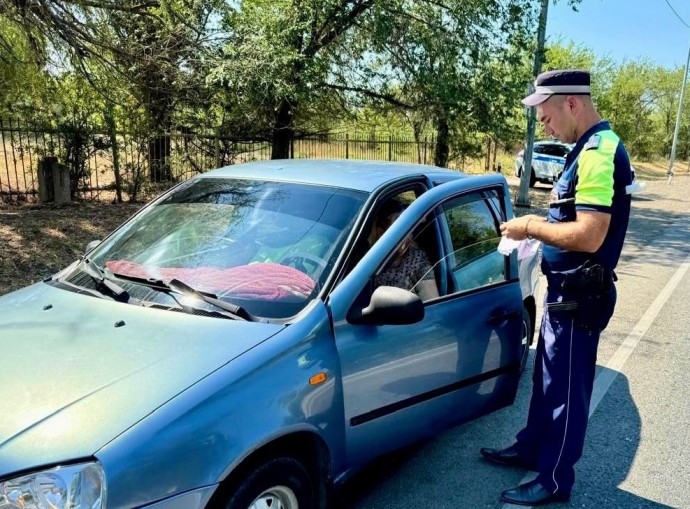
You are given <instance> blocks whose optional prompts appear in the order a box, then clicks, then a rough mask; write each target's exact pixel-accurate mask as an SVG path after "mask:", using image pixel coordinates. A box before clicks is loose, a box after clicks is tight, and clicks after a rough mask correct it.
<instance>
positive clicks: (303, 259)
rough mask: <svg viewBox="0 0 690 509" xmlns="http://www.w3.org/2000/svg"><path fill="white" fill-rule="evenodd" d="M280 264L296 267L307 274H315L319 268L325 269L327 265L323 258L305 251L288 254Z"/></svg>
mask: <svg viewBox="0 0 690 509" xmlns="http://www.w3.org/2000/svg"><path fill="white" fill-rule="evenodd" d="M280 264H281V265H289V266H291V267H294V268H296V269H298V270H300V271H302V272H304V273H305V274H307V275H311V274H313V273H314V272H316V270H317V269H319V268H321V269H325V268H326V265H327V263H326V260H324V259H323V258H321V257H319V256H316V255H313V254H311V253H305V252H303V251H298V252H296V253H291V254H289V255H287V256H286V257H285V258H283V259H282V260H280Z"/></svg>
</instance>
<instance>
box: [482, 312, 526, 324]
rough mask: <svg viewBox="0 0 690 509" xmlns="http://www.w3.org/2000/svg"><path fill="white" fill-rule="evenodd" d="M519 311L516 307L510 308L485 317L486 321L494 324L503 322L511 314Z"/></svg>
mask: <svg viewBox="0 0 690 509" xmlns="http://www.w3.org/2000/svg"><path fill="white" fill-rule="evenodd" d="M519 313H520V311H519V310H517V309H511V310H508V311H505V310H503V311H498V312H496V313H494V314H493V315H491V316H490V317H489V318H487V319H486V323H488V324H491V325H496V324H499V323H503V322H505V321H507V320H508V319H509V318H511V317H512V316H513V315H517V314H519Z"/></svg>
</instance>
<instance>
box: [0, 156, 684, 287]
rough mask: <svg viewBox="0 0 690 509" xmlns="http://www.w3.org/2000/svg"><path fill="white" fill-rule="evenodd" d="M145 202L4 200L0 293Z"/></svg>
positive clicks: (74, 254) (64, 258) (62, 262)
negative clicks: (30, 201) (57, 204)
mask: <svg viewBox="0 0 690 509" xmlns="http://www.w3.org/2000/svg"><path fill="white" fill-rule="evenodd" d="M635 167H636V169H637V175H638V180H644V181H653V180H663V179H665V178H666V176H665V168H663V167H661V166H658V167H651V166H650V167H644V166H640V165H637V164H636V165H635ZM683 169H684V168H683ZM681 171H682V170H681ZM508 183H509V184H510V188H511V194H512V195H513V200H512V201H513V203H514V202H515V194H516V193H517V190H518V186H519V181H518V179H517V178H515V177H512V176H509V177H508ZM549 194H550V186H549V185H546V184H537V186H536V187H535V188H533V189H530V207H516V208H515V214H516V215H518V216H521V215H523V214H542V215H543V214H545V213H546V205H547V201H548V198H549ZM142 206H143V204H120V205H115V204H110V203H72V204H67V205H62V206H56V205H36V204H2V203H0V295H3V294H5V293H8V292H10V291H12V290H16V289H18V288H21V287H23V286H26V285H28V284H31V283H33V282H36V281H40V280H42V279H44V278H46V277H47V276H50V275H51V274H54V273H55V272H58V271H59V270H60V269H62V268H64V267H66V266H67V265H69V264H70V263H71V262H72V261H74V260H75V259H77V258H78V257H79V256H81V255H82V253H83V252H84V248H85V247H86V245H87V244H88V243H89V242H90V241H92V240H96V239H102V238H104V237H105V236H106V235H107V234H108V233H110V232H111V231H112V230H114V229H115V228H116V227H118V226H119V225H121V224H122V223H123V222H125V221H126V220H127V219H128V218H129V217H130V216H131V215H132V214H134V213H135V212H136V211H137V210H139V209H140V208H141V207H142Z"/></svg>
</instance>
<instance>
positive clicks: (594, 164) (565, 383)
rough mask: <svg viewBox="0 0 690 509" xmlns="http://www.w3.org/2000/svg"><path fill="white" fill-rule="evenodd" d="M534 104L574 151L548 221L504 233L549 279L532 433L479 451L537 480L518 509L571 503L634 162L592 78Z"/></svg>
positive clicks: (563, 79) (568, 82)
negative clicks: (539, 249) (533, 245)
mask: <svg viewBox="0 0 690 509" xmlns="http://www.w3.org/2000/svg"><path fill="white" fill-rule="evenodd" d="M535 86H536V89H535V92H534V93H533V94H531V95H530V96H528V97H526V98H525V99H523V101H522V102H523V103H524V104H525V105H526V106H536V108H537V118H538V119H539V121H540V122H541V123H542V124H543V125H544V130H545V131H546V134H547V135H549V136H553V137H555V138H558V139H559V140H560V141H562V142H565V143H575V147H574V148H573V150H572V151H571V152H570V154H568V156H567V158H566V162H565V169H564V171H563V173H562V175H561V177H560V179H559V180H558V182H557V183H556V184H555V186H554V189H553V191H552V193H551V198H550V203H549V213H548V217H547V218H546V219H545V218H543V217H540V216H535V215H527V216H523V217H519V218H515V219H511V220H510V221H508V222H506V223H503V224H502V225H501V231H502V234H503V235H504V236H506V237H508V238H510V239H515V240H522V239H524V238H527V237H531V238H535V239H538V240H540V241H542V242H543V244H544V246H543V253H542V272H543V273H544V274H545V276H546V279H547V291H546V296H545V300H544V315H543V320H542V325H541V330H540V333H539V340H538V343H537V354H536V359H535V366H534V376H533V390H532V398H531V401H530V408H529V414H528V417H527V424H526V426H525V427H524V429H522V430H521V431H520V432H519V433H518V434H517V437H516V441H515V443H514V444H513V445H511V446H510V447H507V448H505V449H489V448H483V449H481V451H480V452H481V454H482V456H484V458H486V459H487V460H489V461H491V462H493V463H497V464H501V465H508V466H516V467H521V468H526V469H529V470H535V471H537V472H538V475H537V477H536V478H535V479H534V480H533V481H530V482H527V483H525V484H522V485H520V486H517V487H516V488H513V489H510V490H506V491H504V492H503V493H502V494H501V499H502V500H504V501H506V502H509V503H513V504H518V505H529V506H535V505H542V504H548V503H550V502H557V501H563V500H568V499H569V498H570V492H571V490H572V487H573V483H574V481H575V471H574V466H575V463H576V462H577V461H578V460H579V459H580V456H581V455H582V448H583V444H584V438H585V431H586V428H587V420H588V413H589V403H590V399H591V395H592V386H593V384H594V371H595V367H596V357H597V346H598V342H599V334H600V332H601V331H602V330H603V329H604V328H605V327H606V325H607V324H608V321H609V319H610V318H611V315H612V314H613V308H614V306H615V303H616V289H615V286H614V280H615V274H614V272H613V270H614V268H615V267H616V264H617V263H618V258H619V257H620V253H621V249H622V247H623V240H624V238H625V232H626V230H627V227H628V218H629V216H630V196H629V195H627V194H626V190H625V188H626V186H627V185H629V184H630V183H631V181H632V174H631V170H630V160H629V158H628V154H627V152H626V150H625V147H624V146H623V143H622V142H621V141H620V139H619V138H618V136H616V134H615V133H614V132H613V131H612V130H611V127H610V125H609V123H608V122H606V121H603V120H602V119H601V117H600V116H599V114H598V113H597V111H596V109H595V107H594V104H593V103H592V99H591V96H590V75H589V73H588V72H586V71H581V70H560V71H551V72H546V73H542V74H540V75H539V76H538V77H537V80H536V83H535Z"/></svg>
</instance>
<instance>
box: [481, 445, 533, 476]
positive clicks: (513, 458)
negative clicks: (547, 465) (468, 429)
mask: <svg viewBox="0 0 690 509" xmlns="http://www.w3.org/2000/svg"><path fill="white" fill-rule="evenodd" d="M479 452H480V454H481V455H482V456H484V458H485V459H487V460H488V461H490V462H491V463H496V464H497V465H505V466H508V467H518V468H526V469H527V470H532V469H533V468H534V466H533V465H530V464H529V462H527V461H525V460H524V459H522V458H521V457H520V455H519V454H518V452H517V448H516V447H515V444H513V445H511V446H510V447H506V448H505V449H489V448H487V447H482V448H481V449H479Z"/></svg>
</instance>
